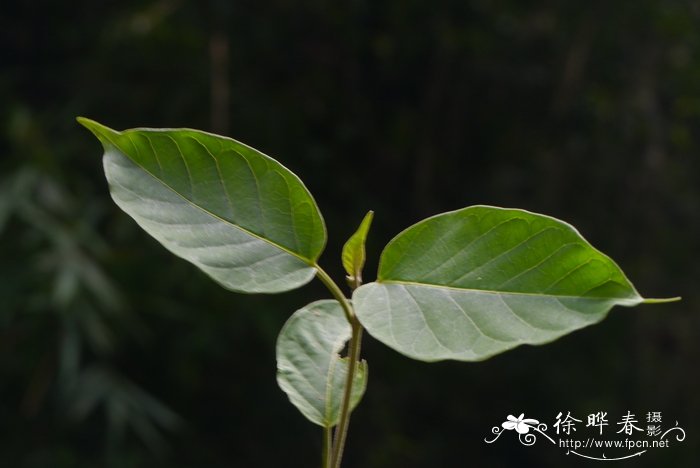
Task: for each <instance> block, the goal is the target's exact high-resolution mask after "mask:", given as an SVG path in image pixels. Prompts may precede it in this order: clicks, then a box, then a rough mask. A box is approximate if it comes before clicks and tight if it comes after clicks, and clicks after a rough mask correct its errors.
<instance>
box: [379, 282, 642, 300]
mask: <svg viewBox="0 0 700 468" xmlns="http://www.w3.org/2000/svg"><path fill="white" fill-rule="evenodd" d="M375 283H376V284H398V285H402V286H419V287H427V288H436V289H447V290H451V291H460V292H472V293H480V294H492V295H496V296H497V295H503V294H506V295H511V296H529V297H552V298H557V299H560V298H561V299H578V300H590V301H638V302H643V301H644V298H642V297H641V296H639V295H637V296H636V297H599V296H573V295H568V294H548V293H526V292H519V291H497V290H493V289H476V288H459V287H455V286H447V285H444V284H433V283H418V282H415V281H405V280H377V281H375ZM369 284H372V283H369Z"/></svg>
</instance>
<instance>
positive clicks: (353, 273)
mask: <svg viewBox="0 0 700 468" xmlns="http://www.w3.org/2000/svg"><path fill="white" fill-rule="evenodd" d="M373 217H374V211H368V212H367V214H366V215H365V217H364V219H363V220H362V222H361V223H360V227H358V228H357V231H355V234H353V235H352V236H351V237H350V239H348V241H347V242H346V243H345V245H344V246H343V254H342V261H343V267H345V271H346V272H347V274H348V276H349V277H350V278H351V279H353V280H355V279H357V280H359V281H358V282H361V281H362V268H363V267H364V266H365V241H366V240H367V233H368V232H369V227H370V225H371V224H372V218H373Z"/></svg>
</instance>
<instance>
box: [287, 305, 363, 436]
mask: <svg viewBox="0 0 700 468" xmlns="http://www.w3.org/2000/svg"><path fill="white" fill-rule="evenodd" d="M351 333H352V330H351V328H350V324H349V323H348V322H347V320H346V319H345V315H344V313H343V311H342V308H341V307H340V304H338V302H337V301H334V300H323V301H317V302H314V303H311V304H309V305H308V306H306V307H304V308H302V309H300V310H298V311H296V312H295V313H294V314H293V315H292V316H291V317H290V318H289V320H288V321H287V323H286V324H285V325H284V327H283V328H282V331H281V332H280V335H279V338H278V340H277V382H278V384H279V386H280V388H281V389H282V390H283V391H284V392H285V393H286V394H287V396H288V397H289V400H290V401H291V402H292V404H294V406H296V407H297V408H298V409H299V411H300V412H301V413H302V414H303V415H304V416H306V418H308V419H309V420H310V421H311V422H313V423H315V424H318V425H320V426H323V427H328V428H330V427H333V426H335V425H336V424H337V423H338V419H339V416H340V406H341V403H342V397H343V390H344V387H345V384H346V379H347V371H348V368H349V361H348V359H347V358H341V357H340V355H339V354H338V353H339V352H340V351H341V350H342V349H343V347H344V346H345V344H346V342H347V341H348V340H349V339H350V336H351ZM366 384H367V364H366V363H365V362H361V363H359V364H358V367H357V372H356V374H355V383H354V385H353V389H352V398H351V403H352V407H353V408H354V407H355V406H356V405H357V404H358V403H359V401H360V399H361V398H362V395H363V394H364V391H365V388H366Z"/></svg>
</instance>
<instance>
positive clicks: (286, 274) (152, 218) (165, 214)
mask: <svg viewBox="0 0 700 468" xmlns="http://www.w3.org/2000/svg"><path fill="white" fill-rule="evenodd" d="M104 169H105V174H106V175H107V180H108V181H109V183H110V187H111V193H112V198H113V199H114V202H115V203H116V204H117V205H118V206H119V207H120V208H121V209H122V210H124V211H125V212H126V213H128V214H129V215H130V216H131V217H132V218H134V220H135V221H136V222H137V223H138V224H139V226H141V227H142V228H143V229H144V230H145V231H146V232H148V233H149V234H150V235H151V236H153V237H154V238H155V239H156V240H157V241H158V242H160V243H161V244H163V246H164V247H165V248H167V249H168V250H170V251H171V252H172V253H174V254H175V255H177V256H179V257H182V258H184V259H185V260H188V261H189V262H191V263H193V264H194V265H195V266H197V267H198V268H199V269H201V270H202V271H203V272H205V273H206V274H207V275H209V276H210V277H211V278H212V279H214V280H215V281H216V282H218V283H219V284H221V285H222V286H224V287H226V288H227V289H231V290H233V291H240V292H281V291H286V290H288V289H291V288H292V287H294V286H297V285H299V286H301V285H303V284H306V283H308V282H309V281H311V279H313V277H314V275H315V274H316V269H315V268H313V267H311V266H309V265H308V264H307V263H305V262H304V261H303V260H301V259H299V258H298V257H297V256H294V255H291V254H289V253H288V252H286V251H285V250H282V249H280V248H277V247H275V246H274V245H273V244H271V243H269V242H267V241H265V240H263V239H260V238H258V237H256V236H253V235H251V234H249V233H247V232H245V231H244V230H241V229H239V228H238V227H236V226H234V225H232V224H230V223H226V222H222V221H221V220H220V219H217V218H216V217H213V216H211V215H209V214H208V213H206V212H204V211H202V210H201V209H199V208H197V207H195V206H193V205H192V204H191V203H190V202H188V201H187V200H185V199H184V198H182V197H180V196H179V195H177V194H176V193H175V192H173V191H172V190H170V189H169V188H167V187H165V186H164V185H162V184H159V183H158V182H155V183H154V180H153V178H152V177H151V176H150V175H148V174H147V173H146V172H144V171H143V170H142V169H141V168H140V167H138V166H137V165H136V164H134V163H133V162H132V161H131V160H129V159H127V158H126V157H124V156H123V155H121V154H120V153H119V152H116V151H107V152H106V153H105V156H104Z"/></svg>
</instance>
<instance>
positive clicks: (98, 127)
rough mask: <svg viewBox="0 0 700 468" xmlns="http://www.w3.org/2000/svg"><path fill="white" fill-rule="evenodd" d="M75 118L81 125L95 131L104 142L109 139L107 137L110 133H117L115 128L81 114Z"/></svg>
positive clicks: (94, 133)
mask: <svg viewBox="0 0 700 468" xmlns="http://www.w3.org/2000/svg"><path fill="white" fill-rule="evenodd" d="M75 120H76V121H77V122H78V123H79V124H80V125H82V126H83V127H85V128H87V129H88V130H90V131H91V132H92V133H93V135H95V136H96V137H97V139H98V140H100V141H101V142H102V143H103V144H106V143H107V142H108V141H109V139H108V137H107V136H108V135H110V134H115V133H117V132H116V131H115V130H112V129H111V128H109V127H107V126H105V125H102V124H101V123H99V122H96V121H94V120H92V119H88V118H87V117H81V116H79V117H76V118H75Z"/></svg>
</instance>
